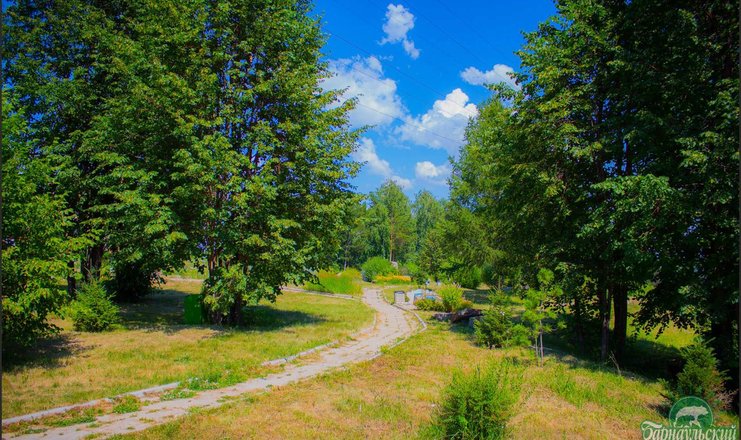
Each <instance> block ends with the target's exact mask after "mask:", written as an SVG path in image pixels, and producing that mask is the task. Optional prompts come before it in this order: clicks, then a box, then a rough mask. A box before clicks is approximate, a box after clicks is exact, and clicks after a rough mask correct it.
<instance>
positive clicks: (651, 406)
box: [127, 323, 730, 439]
mask: <svg viewBox="0 0 741 440" xmlns="http://www.w3.org/2000/svg"><path fill="white" fill-rule="evenodd" d="M503 357H517V358H519V359H520V361H521V362H526V363H528V364H529V365H530V367H529V368H527V369H526V372H525V378H524V380H525V384H524V386H523V390H525V391H524V393H523V395H522V397H521V402H520V404H519V405H518V409H517V410H516V414H515V416H514V418H513V419H512V422H511V434H510V436H511V438H640V430H639V425H640V423H641V422H642V421H644V420H656V421H661V420H663V413H664V412H665V410H666V409H665V404H666V403H667V402H665V401H664V399H663V398H662V397H661V394H660V393H661V391H662V390H661V386H660V385H659V384H658V383H656V382H653V381H648V380H646V379H643V378H641V377H639V376H633V375H625V374H624V375H623V376H619V375H617V374H615V372H614V371H612V370H609V369H604V368H602V367H600V366H598V365H596V364H593V363H589V362H582V361H578V360H577V359H575V358H573V357H570V356H563V357H550V358H549V359H548V361H547V363H546V365H545V366H543V367H537V366H535V365H532V364H531V362H532V359H531V357H530V355H529V352H523V351H522V350H519V349H511V350H485V349H482V348H479V347H476V346H474V345H473V344H472V343H471V341H470V333H469V332H468V331H466V330H464V329H463V328H456V329H455V330H454V331H451V330H449V329H448V326H447V325H446V324H434V323H433V324H431V325H430V328H429V329H428V330H427V331H426V332H423V333H421V334H418V335H416V336H414V337H412V339H410V340H409V341H407V342H405V343H404V344H401V345H399V346H397V347H395V348H393V349H391V350H389V351H388V352H387V353H386V354H385V355H384V356H382V357H380V358H378V359H376V360H375V361H372V362H368V363H363V364H360V365H355V366H353V367H351V368H350V369H348V370H345V371H338V372H334V373H330V374H326V375H324V376H321V377H319V378H316V379H312V380H309V381H306V382H302V383H299V384H294V385H290V386H287V387H284V388H280V389H274V390H271V391H270V392H268V393H264V394H258V395H249V396H245V398H244V399H241V400H239V401H235V402H233V403H230V404H228V405H227V406H225V407H222V408H219V409H214V410H208V411H200V412H196V413H194V414H192V415H190V416H188V417H185V418H183V419H180V420H176V421H173V422H171V423H168V424H166V425H162V426H159V427H156V428H154V429H151V430H148V431H145V432H143V433H138V434H134V435H132V438H144V439H164V438H182V437H188V438H203V439H211V438H213V439H216V438H254V437H258V438H294V437H297V436H298V437H303V438H332V439H334V438H357V439H361V438H398V439H401V438H414V437H417V436H419V435H420V429H423V428H424V426H425V424H426V423H429V420H430V418H431V415H432V414H433V413H434V411H435V406H436V404H437V403H438V401H439V398H440V392H441V389H442V387H443V386H444V385H445V384H446V383H447V381H448V380H449V379H450V373H451V371H452V370H453V369H454V368H462V369H464V370H468V369H471V368H473V367H474V366H475V365H476V364H479V363H485V362H489V361H491V360H494V359H501V358H503ZM720 418H721V422H722V423H723V422H725V423H727V422H729V420H730V419H729V416H727V415H724V416H721V417H720ZM127 438H128V436H127Z"/></svg>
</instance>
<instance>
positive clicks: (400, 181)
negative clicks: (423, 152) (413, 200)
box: [391, 176, 412, 189]
mask: <svg viewBox="0 0 741 440" xmlns="http://www.w3.org/2000/svg"><path fill="white" fill-rule="evenodd" d="M391 180H393V181H394V182H396V184H397V185H399V186H400V187H401V189H409V188H411V187H412V181H411V180H409V179H405V178H403V177H399V176H391Z"/></svg>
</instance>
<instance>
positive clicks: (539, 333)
mask: <svg viewBox="0 0 741 440" xmlns="http://www.w3.org/2000/svg"><path fill="white" fill-rule="evenodd" d="M537 278H538V283H539V284H540V288H539V289H534V288H530V289H528V290H527V292H526V294H525V301H524V305H525V312H524V313H523V314H522V325H523V327H524V328H526V329H527V333H528V336H529V337H528V339H529V340H530V341H532V342H533V345H534V346H535V354H536V356H537V357H538V359H539V360H540V362H541V364H542V362H543V356H544V353H543V333H547V332H549V331H551V330H552V326H551V324H550V323H549V321H550V320H553V319H555V318H556V313H555V312H554V311H553V310H552V309H551V308H550V307H548V301H549V300H557V299H558V298H560V297H561V296H562V295H563V291H562V290H561V288H560V287H558V286H557V285H556V284H555V283H554V279H555V278H554V274H553V272H552V271H550V270H548V269H541V270H540V271H538V277H537Z"/></svg>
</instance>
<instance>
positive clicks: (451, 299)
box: [437, 285, 465, 312]
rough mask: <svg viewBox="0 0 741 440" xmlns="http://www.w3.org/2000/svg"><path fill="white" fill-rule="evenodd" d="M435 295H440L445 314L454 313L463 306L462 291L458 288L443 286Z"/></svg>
mask: <svg viewBox="0 0 741 440" xmlns="http://www.w3.org/2000/svg"><path fill="white" fill-rule="evenodd" d="M437 294H438V295H440V300H441V301H442V305H443V310H445V311H446V312H456V311H458V310H460V309H462V308H463V307H464V306H465V304H464V303H463V289H461V288H460V287H457V286H452V285H445V286H443V287H441V288H440V289H438V291H437Z"/></svg>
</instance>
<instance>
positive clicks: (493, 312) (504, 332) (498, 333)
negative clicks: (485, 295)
mask: <svg viewBox="0 0 741 440" xmlns="http://www.w3.org/2000/svg"><path fill="white" fill-rule="evenodd" d="M502 295H503V294H502V293H501V292H494V293H492V295H491V303H492V304H491V308H489V309H488V310H486V311H484V315H483V316H482V317H481V318H480V319H478V320H477V321H476V322H475V323H474V335H475V336H476V342H477V343H478V344H479V345H483V346H484V347H487V348H497V347H498V348H502V347H510V346H515V345H525V344H527V343H528V342H529V341H528V340H527V338H522V337H521V335H522V333H521V331H519V328H518V329H516V328H515V324H514V322H513V320H512V315H511V313H510V311H509V310H508V308H507V307H506V306H505V305H504V300H503V298H502ZM523 339H524V341H523Z"/></svg>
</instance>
